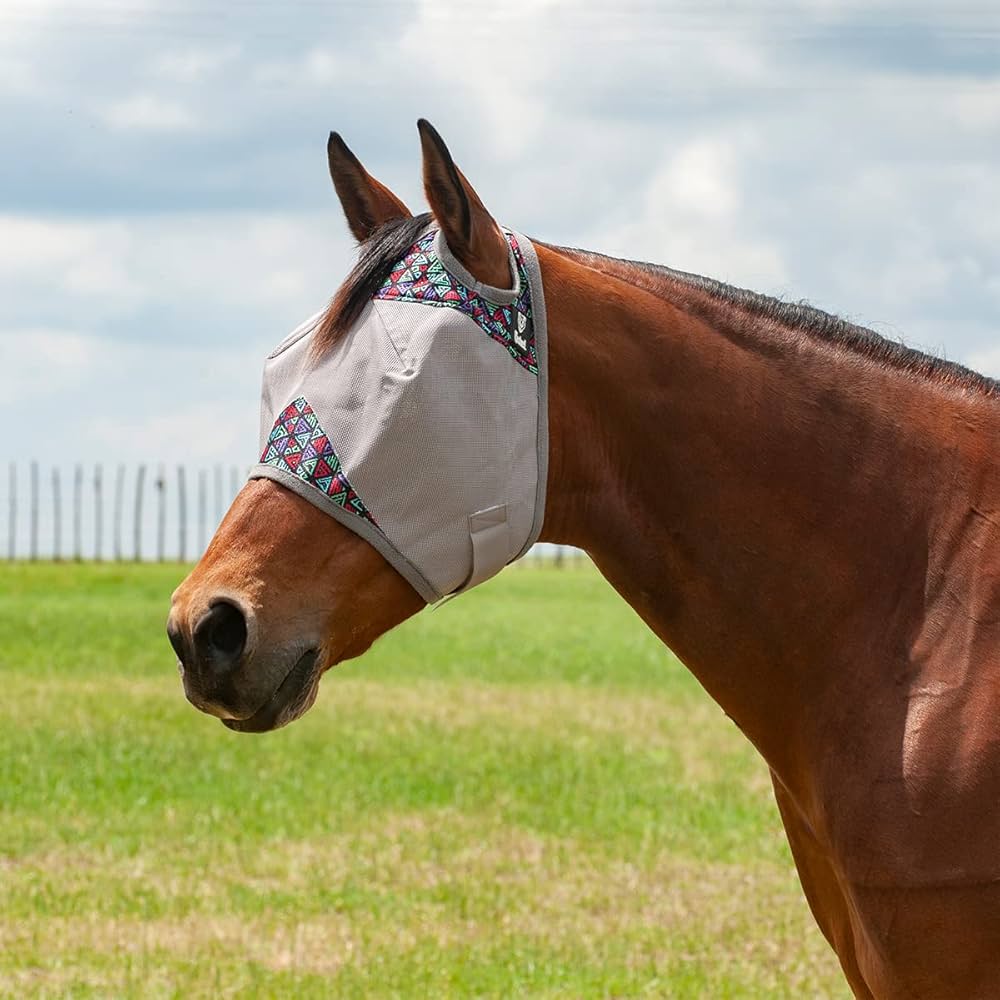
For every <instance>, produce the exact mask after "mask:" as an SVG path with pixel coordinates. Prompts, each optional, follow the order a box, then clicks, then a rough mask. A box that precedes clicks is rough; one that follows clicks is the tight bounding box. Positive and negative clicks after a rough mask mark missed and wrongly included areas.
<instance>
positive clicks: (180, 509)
mask: <svg viewBox="0 0 1000 1000" xmlns="http://www.w3.org/2000/svg"><path fill="white" fill-rule="evenodd" d="M177 523H178V533H177V558H178V559H179V560H180V561H181V562H185V561H186V560H187V483H186V482H185V481H184V466H183V465H178V466H177Z"/></svg>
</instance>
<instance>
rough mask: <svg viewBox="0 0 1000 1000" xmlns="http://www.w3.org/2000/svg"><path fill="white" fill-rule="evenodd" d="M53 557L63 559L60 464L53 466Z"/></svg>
mask: <svg viewBox="0 0 1000 1000" xmlns="http://www.w3.org/2000/svg"><path fill="white" fill-rule="evenodd" d="M52 558H53V559H54V560H55V561H56V562H59V561H60V560H61V559H62V497H61V496H60V490H59V466H58V465H55V466H53V467H52Z"/></svg>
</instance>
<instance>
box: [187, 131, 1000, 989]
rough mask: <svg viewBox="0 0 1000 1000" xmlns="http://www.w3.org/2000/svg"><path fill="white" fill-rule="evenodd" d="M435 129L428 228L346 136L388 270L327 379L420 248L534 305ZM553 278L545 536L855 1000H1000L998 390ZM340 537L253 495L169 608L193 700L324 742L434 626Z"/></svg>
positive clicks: (745, 312)
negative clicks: (664, 685)
mask: <svg viewBox="0 0 1000 1000" xmlns="http://www.w3.org/2000/svg"><path fill="white" fill-rule="evenodd" d="M418 129H419V134H420V141H421V147H422V157H423V184H424V190H425V193H426V197H427V200H428V203H429V207H430V213H429V214H426V213H425V214H424V215H422V216H413V215H411V213H410V211H409V209H408V208H407V207H406V205H405V204H404V203H403V202H402V201H401V200H400V199H399V198H398V197H397V196H396V195H394V194H393V193H392V192H391V191H390V190H389V189H388V188H387V187H385V186H384V185H383V184H381V183H380V182H378V181H377V180H375V179H374V178H373V177H372V176H371V175H370V174H369V173H368V172H367V170H366V169H365V168H364V167H363V166H362V164H361V162H360V161H359V160H358V159H357V157H356V156H355V155H354V154H353V153H352V152H351V151H350V150H349V149H348V148H347V146H346V145H345V144H344V142H343V140H342V139H341V138H340V137H339V136H338V135H336V134H335V133H334V134H331V137H330V143H329V146H328V160H329V167H330V173H331V176H332V180H333V183H334V187H335V190H336V192H337V194H338V196H339V199H340V202H341V205H342V207H343V210H344V214H345V215H346V218H347V222H348V225H349V227H350V230H351V232H352V233H353V235H354V237H355V238H356V239H357V240H358V241H359V243H360V245H361V251H362V261H361V263H360V264H359V265H358V268H356V269H355V271H354V272H352V275H351V276H350V277H349V278H348V280H347V282H346V283H345V285H344V286H342V288H341V290H340V292H339V293H338V295H337V296H336V297H335V298H334V299H333V301H332V303H331V305H330V306H329V307H328V309H327V310H326V312H325V313H323V314H322V315H321V316H320V317H319V319H318V320H316V322H315V323H313V324H312V326H311V327H310V330H311V331H312V332H311V336H312V338H313V340H314V343H313V356H314V357H316V358H320V357H322V355H323V352H325V351H329V350H331V349H333V348H334V346H335V345H336V343H337V340H338V338H343V337H344V336H347V337H349V336H351V329H352V324H353V323H355V322H357V317H358V309H359V308H362V307H363V306H364V303H363V302H361V303H360V304H359V296H360V297H361V298H364V297H365V296H368V297H370V293H371V290H372V288H373V287H377V285H378V282H379V281H381V280H383V279H384V278H385V276H386V274H387V273H388V272H389V270H390V269H391V268H392V267H393V266H394V263H395V262H396V261H397V260H398V259H399V257H400V256H402V253H401V251H404V250H405V249H406V246H407V244H408V243H409V241H411V240H412V236H413V234H414V233H416V232H418V231H420V227H421V225H425V224H426V225H433V226H435V227H437V228H438V229H439V231H440V234H441V237H442V238H443V240H444V241H445V242H446V244H447V246H448V247H449V248H450V251H451V252H452V253H453V255H454V258H455V259H456V260H457V261H458V262H459V263H460V264H461V266H463V267H464V269H465V271H466V272H467V273H468V275H470V276H471V277H470V279H469V280H470V281H473V282H476V281H478V282H481V283H482V284H483V285H484V286H490V287H494V288H498V289H509V288H511V287H512V281H513V280H514V278H513V276H512V270H511V254H510V245H509V241H508V239H507V238H506V237H505V232H504V230H503V229H502V228H501V227H500V225H499V224H498V223H497V222H496V221H495V219H494V217H493V216H492V215H491V214H490V212H489V211H488V210H487V208H486V207H485V205H484V203H483V201H482V200H481V199H480V197H479V195H478V194H477V193H476V191H475V190H474V189H473V187H472V185H471V184H470V183H469V181H468V180H467V178H466V177H465V175H464V174H463V173H462V171H461V170H459V168H458V167H457V166H456V164H455V162H454V160H453V158H452V156H451V154H450V152H449V150H448V148H447V146H446V145H445V143H444V142H443V140H442V139H441V137H440V136H439V134H438V133H437V132H436V131H435V130H434V128H433V127H432V126H431V125H429V124H428V123H427V122H425V121H423V120H421V121H420V122H419V123H418ZM534 252H535V254H536V255H537V262H538V267H539V269H540V274H541V279H542V284H543V286H544V299H545V311H546V314H547V350H548V391H547V398H546V415H547V420H548V446H547V458H548V467H547V474H546V476H545V502H544V522H543V524H542V525H541V528H540V532H539V534H538V537H539V538H540V539H541V540H543V541H546V542H555V543H562V544H568V545H573V546H578V547H579V548H581V549H584V550H585V551H586V552H587V553H589V555H590V557H591V559H592V560H593V562H594V563H595V565H596V566H597V567H598V568H599V570H600V572H601V573H602V574H603V575H604V576H605V577H606V579H607V580H609V581H610V583H611V585H612V586H613V587H614V588H615V589H616V590H617V591H618V593H619V594H620V595H621V596H622V597H623V598H624V599H625V600H626V601H627V602H628V603H629V604H630V605H631V606H632V607H633V608H634V609H635V610H636V612H638V614H639V615H640V616H641V618H642V619H643V620H644V621H645V622H646V624H647V625H648V626H649V628H651V629H652V630H653V632H655V634H656V635H657V636H658V637H659V638H660V639H661V640H662V641H663V642H664V643H665V644H666V645H667V646H669V648H670V649H671V650H672V651H673V652H674V653H675V654H676V655H677V656H678V657H679V658H680V660H681V661H682V662H683V663H684V664H685V665H686V667H687V668H688V669H689V670H691V671H692V672H693V673H694V675H695V676H696V677H697V679H698V680H699V681H700V683H701V684H702V686H703V687H704V688H705V689H706V691H707V692H708V693H709V694H710V696H711V697H712V698H714V699H715V701H716V702H717V703H718V704H719V705H720V706H721V707H722V709H723V710H724V711H725V712H726V714H727V715H728V716H729V717H730V718H731V719H732V720H733V722H735V724H736V725H737V726H738V727H739V729H740V730H741V731H742V732H743V733H744V734H745V736H746V738H747V739H749V740H750V742H751V743H752V744H753V746H754V747H755V748H756V750H757V751H758V752H759V754H760V755H761V756H762V757H763V758H764V761H765V762H766V763H767V766H768V767H769V769H770V775H771V779H772V784H773V789H774V795H775V798H776V800H777V805H778V809H779V813H780V816H781V819H782V822H783V824H784V828H785V831H786V833H787V837H788V842H789V844H790V847H791V852H792V856H793V858H794V862H795V865H796V868H797V872H798V875H799V878H800V881H801V885H802V888H803V891H804V894H805V897H806V900H807V901H808V904H809V906H810V908H811V911H812V914H813V916H814V917H815V920H816V922H817V923H818V925H819V927H820V929H821V931H822V933H823V934H824V935H825V937H826V939H827V940H828V941H829V943H830V945H831V946H832V948H833V949H834V951H835V952H836V954H837V956H838V958H839V961H840V964H841V967H842V969H843V972H844V975H845V977H846V979H847V982H848V983H849V985H850V987H851V989H852V990H853V992H854V994H855V995H856V996H858V997H879V998H913V997H928V998H940V997H962V998H976V997H997V996H1000V807H998V806H1000V536H998V527H1000V463H998V462H997V458H996V456H997V454H998V453H1000V398H998V397H1000V385H998V383H996V382H994V381H992V380H990V379H988V378H986V377H984V376H982V375H979V374H977V373H975V372H972V371H970V370H968V369H966V368H963V367H961V366H960V365H958V364H955V363H952V362H948V361H944V360H939V359H936V358H933V357H929V356H926V355H924V354H921V353H919V352H917V351H915V350H912V349H909V348H907V347H905V346H903V345H901V344H898V343H894V342H889V341H887V340H884V339H882V338H881V337H879V336H878V335H877V334H875V333H873V332H872V331H870V330H867V329H864V328H861V327H858V326H856V325H852V324H851V323H848V322H846V321H844V320H842V319H839V318H837V317H835V316H832V315H830V314H827V313H825V312H822V311H820V310H818V309H814V308H811V307H809V306H807V305H805V304H801V303H796V304H792V303H788V302H783V301H779V300H775V299H772V298H769V297H765V296H762V295H758V294H754V293H752V292H749V291H746V290H742V289H737V288H733V287H730V286H728V285H725V284H722V283H720V282H717V281H714V280H711V279H708V278H703V277H699V276H696V275H693V274H689V273H686V272H682V271H677V270H673V269H671V268H668V267H663V266H656V265H652V264H646V263H639V262H635V261H630V260H620V259H614V258H611V257H607V256H603V255H601V254H599V253H593V252H588V251H584V250H579V249H572V248H567V247H561V246H556V245H551V244H547V243H544V242H538V241H534ZM359 268H360V269H361V271H363V272H364V273H359V270H358V269H359ZM373 279H374V282H375V283H374V284H373V283H372V281H373ZM352 296H353V300H352ZM352 309H353V310H354V311H353V312H352ZM417 311H418V310H415V312H414V315H416V312H417ZM410 444H412V446H413V447H418V446H420V444H421V442H420V441H419V440H416V441H412V442H410ZM328 513H329V512H328V511H324V510H321V509H320V508H319V507H318V506H316V505H315V504H314V503H311V502H309V500H308V499H307V498H304V497H303V496H302V495H300V494H299V493H297V492H295V491H293V490H291V489H289V488H287V486H286V485H283V484H282V483H281V482H278V481H275V479H268V478H254V479H251V480H250V481H249V482H248V483H247V484H246V485H245V486H244V487H243V489H242V490H241V492H240V493H239V494H238V496H237V497H236V499H235V501H234V502H233V504H232V507H231V508H230V510H229V511H228V513H227V514H226V516H225V518H224V520H223V521H222V523H221V525H220V526H219V528H218V530H217V532H216V534H215V536H214V538H213V539H212V541H211V543H210V545H209V546H208V549H207V550H206V552H205V554H204V556H203V557H202V559H201V561H200V562H199V563H198V564H197V566H196V567H195V568H194V570H193V571H192V572H191V573H190V575H189V576H188V577H187V579H186V580H185V581H184V582H183V583H182V585H181V586H180V587H179V588H178V589H177V591H176V592H175V594H174V595H173V600H172V606H171V611H170V618H169V622H168V633H169V636H170V640H171V642H172V644H173V646H174V649H175V651H176V653H177V655H178V659H179V661H180V666H181V669H182V673H183V675H184V686H185V691H186V694H187V696H188V698H189V699H190V700H191V701H192V702H193V703H194V704H195V705H196V706H197V707H198V708H200V709H202V710H203V711H206V712H208V713H210V714H212V715H215V716H217V717H219V718H220V719H222V721H223V722H224V723H225V724H226V725H227V726H228V727H229V728H231V729H235V730H241V729H242V730H249V731H264V730H268V729H271V728H274V727H276V726H278V725H283V724H285V723H287V722H289V721H291V720H292V719H294V718H296V717H298V716H299V715H301V714H302V712H304V711H305V710H306V709H307V708H308V707H309V706H310V705H311V704H312V701H313V699H314V698H315V697H316V691H317V686H318V683H319V678H320V675H321V674H322V673H323V671H324V670H326V669H328V668H329V667H330V666H332V665H334V664H336V663H339V662H341V661H343V660H345V659H348V658H351V657H355V656H358V655H359V654H361V653H362V652H364V651H365V650H366V649H367V648H368V647H369V646H370V644H371V643H372V642H373V641H374V640H375V639H376V638H377V637H378V636H380V635H382V634H383V633H385V632H386V631H387V630H389V629H391V628H393V627H394V626H395V625H397V624H398V623H400V622H402V621H403V620H404V619H407V618H409V617H410V616H411V615H414V614H415V613H417V612H418V611H419V610H421V609H422V608H423V607H425V606H426V604H427V603H428V600H429V598H428V596H427V595H426V593H425V594H421V593H419V592H418V589H417V588H416V587H415V586H414V583H413V581H412V580H408V579H406V578H405V577H404V575H403V574H401V573H400V572H399V570H398V568H397V567H396V566H394V565H392V563H391V561H390V560H388V559H387V558H386V556H385V554H384V553H383V552H380V551H379V550H378V548H377V547H376V546H375V545H373V544H372V543H371V542H370V540H368V539H366V538H365V537H362V535H361V534H359V533H358V531H355V530H352V529H351V527H348V526H345V523H344V519H343V518H341V519H339V520H338V519H336V518H332V517H330V516H328ZM357 520H358V521H360V520H361V519H360V518H358V519H357Z"/></svg>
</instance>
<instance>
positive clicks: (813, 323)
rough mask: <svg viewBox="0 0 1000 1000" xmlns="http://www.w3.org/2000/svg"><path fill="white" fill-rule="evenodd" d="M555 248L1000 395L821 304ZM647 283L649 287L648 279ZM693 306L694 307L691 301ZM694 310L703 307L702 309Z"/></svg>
mask: <svg viewBox="0 0 1000 1000" xmlns="http://www.w3.org/2000/svg"><path fill="white" fill-rule="evenodd" d="M553 249H556V250H559V251H561V252H563V253H568V254H570V255H571V256H575V257H578V258H580V259H582V260H584V261H585V262H586V261H589V260H591V259H593V260H595V261H598V262H599V261H601V260H605V261H608V262H610V263H616V264H625V265H626V266H627V267H629V268H632V269H635V270H636V271H638V272H640V273H641V274H645V275H649V276H651V277H653V278H659V279H666V280H668V281H673V282H679V283H681V284H682V285H687V286H689V287H690V288H693V289H697V290H699V291H701V292H704V293H705V294H706V295H707V296H708V297H709V299H710V300H712V301H713V302H715V303H723V304H725V305H727V306H730V307H732V308H733V309H735V310H736V311H738V312H739V313H740V314H742V315H743V316H745V317H750V318H752V319H756V320H759V321H762V322H763V323H765V324H774V325H778V326H781V327H784V328H786V329H788V330H792V331H794V332H796V333H801V334H804V335H806V336H808V337H813V338H815V339H818V340H822V341H825V342H826V343H831V344H836V345H838V346H841V347H844V348H845V349H847V350H850V351H853V352H855V353H857V354H861V355H863V356H864V357H865V358H867V359H869V360H871V361H873V362H875V363H877V364H881V365H884V366H885V367H888V368H893V369H896V370H901V371H903V372H905V373H907V374H909V375H913V376H917V377H919V378H924V379H930V380H932V381H936V382H941V383H947V384H949V385H952V386H957V387H959V388H962V389H970V390H973V391H975V392H981V393H985V394H986V395H988V396H993V397H1000V381H997V380H996V379H992V378H990V377H988V376H986V375H983V374H981V373H980V372H977V371H973V370H972V369H971V368H967V367H966V366H965V365H962V364H959V363H958V362H957V361H949V360H947V359H946V358H939V357H935V356H934V355H932V354H925V353H924V352H923V351H918V350H916V349H915V348H912V347H908V346H907V345H906V344H904V343H902V342H901V341H896V340H889V339H887V338H886V337H883V336H881V335H880V334H878V333H876V332H875V331H874V330H870V329H869V328H868V327H864V326H858V325H857V324H855V323H851V322H849V321H847V320H845V319H842V318H841V317H839V316H835V315H833V314H832V313H828V312H825V311H824V310H822V309H817V308H816V307H815V306H811V305H809V303H808V302H804V301H800V302H786V301H785V300H783V299H778V298H774V297H772V296H770V295H763V294H761V293H759V292H752V291H750V290H749V289H746V288H738V287H736V286H734V285H727V284H726V283H725V282H723V281H717V280H716V279H714V278H706V277H703V276H702V275H700V274H691V273H690V272H688V271H678V270H676V269H675V268H672V267H666V266H664V265H662V264H649V263H646V262H643V261H634V260H627V259H620V258H616V257H607V256H605V255H604V254H600V253H594V252H593V251H590V250H578V249H575V248H571V247H554V248H553ZM643 287H648V286H647V285H646V284H645V283H644V284H643ZM661 297H662V298H669V294H668V290H667V289H665V288H664V290H663V294H662V295H661ZM687 305H688V306H690V304H687ZM693 311H697V309H694V310H693Z"/></svg>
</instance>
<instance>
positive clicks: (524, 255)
mask: <svg viewBox="0 0 1000 1000" xmlns="http://www.w3.org/2000/svg"><path fill="white" fill-rule="evenodd" d="M504 235H505V237H506V239H507V242H508V244H509V247H510V264H511V273H512V274H513V275H514V279H515V281H514V288H513V289H500V288H493V287H490V286H487V285H483V284H481V283H480V282H478V281H477V280H476V279H475V278H474V277H473V276H472V275H471V274H469V272H468V271H467V270H466V269H465V268H464V267H463V266H462V265H461V264H460V263H459V262H458V260H456V259H455V257H454V255H453V254H452V253H451V252H450V250H449V249H448V246H447V244H446V243H445V241H444V238H443V235H442V234H441V232H440V231H439V230H437V229H428V230H427V231H425V232H424V234H423V235H422V236H421V237H420V238H419V239H418V240H417V242H416V243H415V244H414V245H413V246H412V247H411V248H410V250H409V251H408V252H407V253H406V256H405V257H404V258H403V259H402V260H400V261H399V262H398V263H397V264H396V265H395V266H394V267H393V268H392V272H391V274H390V275H389V277H388V278H387V279H386V281H385V283H384V284H383V285H382V287H381V288H379V290H378V291H377V292H376V293H375V295H374V296H373V297H372V300H371V302H369V303H368V304H367V306H366V307H365V309H364V312H363V313H362V314H361V316H360V318H359V319H358V320H357V322H356V323H355V324H354V325H353V326H352V327H351V329H350V330H349V331H348V332H347V334H346V335H345V336H343V337H342V338H341V339H340V340H339V341H338V342H337V343H336V344H335V345H334V346H333V347H331V348H330V349H329V351H327V352H326V353H325V354H324V355H323V356H322V358H320V359H319V360H317V359H316V358H315V357H313V356H312V354H311V352H310V347H311V344H312V339H313V333H314V330H315V327H316V318H315V317H314V318H313V319H310V320H308V321H307V322H306V323H304V324H303V325H302V326H300V327H298V328H297V329H296V330H294V331H293V332H292V333H291V334H290V335H289V336H288V337H287V338H286V339H285V340H284V341H283V342H282V343H281V344H280V345H279V346H278V348H277V349H276V350H275V351H274V352H273V353H272V354H271V355H270V356H269V357H268V359H267V362H266V364H265V366H264V385H263V392H262V402H261V456H260V461H259V463H258V464H257V465H255V466H254V467H253V468H252V469H251V471H250V478H251V479H261V478H266V479H273V480H275V481H276V482H278V483H280V484H281V485H282V486H285V487H287V488H288V489H290V490H293V491H294V492H295V493H297V494H298V495H299V496H301V497H303V498H304V499H306V500H308V501H309V502H310V503H311V504H313V505H314V506H316V507H318V508H319V509H320V510H322V511H323V512H324V513H326V514H329V515H330V516H331V517H333V518H335V519H336V520H337V521H339V522H340V523H341V524H343V525H344V526H345V527H347V528H350V529H351V530H352V531H354V532H355V533H356V534H358V535H360V536H361V537H362V538H364V539H365V541H367V542H369V543H370V544H372V545H373V546H374V547H375V548H376V549H377V550H378V551H379V552H380V553H382V555H383V556H385V558H386V559H387V560H388V561H389V562H390V563H391V564H392V566H393V567H395V569H396V570H397V571H398V572H399V573H400V574H401V575H402V576H403V577H404V578H405V579H406V580H407V581H408V582H409V583H410V584H411V585H412V586H413V588H414V589H415V590H416V591H417V592H418V593H419V594H420V596H421V597H422V598H423V599H424V600H425V601H427V602H429V603H432V602H434V601H437V600H440V599H441V598H443V597H444V596H445V595H447V594H451V593H454V592H456V591H464V590H468V589H469V588H470V587H474V586H476V585H477V584H479V583H482V582H483V581H484V580H487V579H489V577H491V576H493V575H494V574H496V573H498V572H499V571H500V570H501V569H503V567H504V566H506V565H507V563H509V562H511V561H512V560H514V559H517V558H518V557H519V556H521V555H523V554H524V553H525V552H526V551H527V550H528V548H529V547H530V546H531V545H532V544H533V543H534V542H535V541H536V539H537V538H538V534H539V532H540V531H541V527H542V517H543V514H544V510H545V478H546V471H547V454H548V437H547V420H546V418H547V406H546V384H547V375H546V373H547V364H546V360H547V359H546V340H545V332H546V330H545V302H544V298H543V295H542V280H541V273H540V271H539V267H538V259H537V257H536V256H535V251H534V248H533V247H532V245H531V243H530V242H529V241H528V240H527V239H526V238H525V237H523V236H521V235H519V234H517V233H513V232H511V231H509V230H505V231H504Z"/></svg>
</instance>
